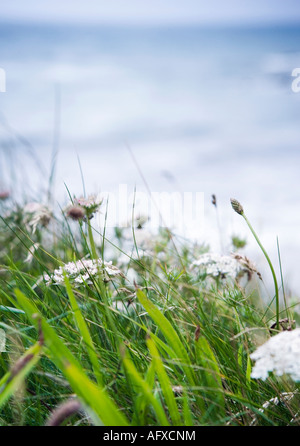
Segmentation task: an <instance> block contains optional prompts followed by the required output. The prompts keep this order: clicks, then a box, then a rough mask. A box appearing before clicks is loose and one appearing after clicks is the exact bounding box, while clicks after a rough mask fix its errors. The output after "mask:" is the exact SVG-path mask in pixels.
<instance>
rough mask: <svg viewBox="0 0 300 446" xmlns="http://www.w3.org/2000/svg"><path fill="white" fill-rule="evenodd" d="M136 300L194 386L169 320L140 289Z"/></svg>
mask: <svg viewBox="0 0 300 446" xmlns="http://www.w3.org/2000/svg"><path fill="white" fill-rule="evenodd" d="M136 294H137V298H138V300H139V301H140V303H141V304H142V305H143V307H144V308H145V310H146V311H147V312H148V314H149V316H150V317H151V318H152V319H153V321H154V322H155V323H156V324H157V326H158V328H159V329H160V331H161V332H162V333H163V335H164V337H165V338H166V340H167V341H168V343H169V344H170V346H171V347H172V349H173V350H174V352H175V354H176V355H177V358H173V359H178V360H180V361H181V367H182V369H183V370H184V372H185V374H186V376H187V378H188V380H189V383H190V384H191V385H192V386H195V375H194V372H193V370H192V368H191V362H190V358H189V356H188V354H187V352H186V350H185V348H184V346H183V344H182V342H181V340H180V338H179V336H178V334H177V333H176V331H175V330H174V328H173V327H172V325H171V323H170V322H169V320H168V319H167V318H166V317H165V316H164V315H163V314H162V313H161V312H160V310H159V309H158V308H157V307H156V306H155V305H154V304H153V303H152V302H151V301H150V300H149V299H148V298H147V297H146V295H145V293H144V292H143V291H142V290H141V289H137V290H136Z"/></svg>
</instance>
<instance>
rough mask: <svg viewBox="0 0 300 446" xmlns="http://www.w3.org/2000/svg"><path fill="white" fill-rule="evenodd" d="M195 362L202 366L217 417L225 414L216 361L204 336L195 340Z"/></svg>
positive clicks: (221, 386)
mask: <svg viewBox="0 0 300 446" xmlns="http://www.w3.org/2000/svg"><path fill="white" fill-rule="evenodd" d="M196 357H197V363H198V364H199V365H200V366H201V367H202V368H203V370H202V372H203V373H202V374H203V377H204V381H205V385H206V386H207V388H208V389H211V392H212V393H213V399H214V401H215V402H216V406H217V408H216V412H217V414H218V418H222V417H224V416H225V395H224V390H223V385H222V380H221V372H220V368H219V364H218V361H217V359H216V357H215V355H214V353H213V351H212V349H211V347H210V345H209V343H208V342H207V340H206V338H205V337H204V336H200V337H199V339H198V340H196Z"/></svg>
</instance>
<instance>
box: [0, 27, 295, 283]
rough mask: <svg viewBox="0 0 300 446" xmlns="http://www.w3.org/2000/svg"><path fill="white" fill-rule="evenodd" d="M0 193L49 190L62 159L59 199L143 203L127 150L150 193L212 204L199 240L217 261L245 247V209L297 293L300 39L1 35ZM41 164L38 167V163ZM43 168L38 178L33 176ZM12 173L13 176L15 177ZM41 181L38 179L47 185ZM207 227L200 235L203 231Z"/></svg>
mask: <svg viewBox="0 0 300 446" xmlns="http://www.w3.org/2000/svg"><path fill="white" fill-rule="evenodd" d="M0 67H2V68H4V69H5V71H6V77H7V81H6V89H7V91H6V93H0V113H1V116H0V118H1V121H0V124H1V125H0V141H1V158H0V159H1V165H0V167H1V172H0V173H1V178H0V181H1V184H2V186H3V187H10V186H11V183H13V182H15V181H16V178H17V179H19V181H21V182H22V183H21V184H22V188H23V187H24V185H25V184H26V185H28V183H29V184H30V185H31V186H32V188H33V190H37V189H40V188H42V187H44V186H45V185H46V180H47V176H48V175H49V171H50V167H49V166H50V160H51V152H52V149H53V144H56V145H57V146H58V147H59V154H58V159H57V160H58V170H57V172H56V194H57V197H58V198H59V199H61V198H64V197H65V195H66V192H65V186H64V182H65V183H66V184H67V185H68V187H69V188H70V190H71V191H72V192H73V193H77V194H78V193H81V192H82V183H81V177H80V169H79V165H78V158H79V159H80V162H81V166H82V170H83V175H84V177H85V186H86V189H87V191H88V192H94V191H99V190H109V191H115V190H117V189H118V187H119V184H127V185H128V187H129V188H130V187H131V188H133V187H134V186H135V185H137V188H138V190H144V189H145V188H144V184H143V181H142V179H141V176H140V173H139V172H138V170H137V167H136V166H135V164H134V162H133V160H132V158H131V156H130V154H129V151H128V146H130V148H131V150H132V152H133V153H134V156H135V157H136V160H137V162H138V163H139V166H140V169H141V171H142V172H143V175H144V177H145V178H146V180H147V182H148V186H149V188H150V189H151V190H153V191H180V192H196V191H199V192H204V194H205V195H204V197H205V208H204V211H205V215H204V216H205V220H204V221H205V228H206V229H205V231H203V228H202V230H200V229H199V228H197V227H195V228H194V229H193V230H189V231H188V232H189V233H188V234H185V235H190V236H199V237H200V239H201V240H205V241H208V242H210V243H211V244H212V246H213V247H215V248H216V249H219V245H218V243H219V234H218V230H217V223H216V218H215V212H214V211H215V209H214V208H213V207H212V206H211V203H210V196H211V194H212V193H214V194H216V195H217V197H218V203H219V218H220V222H221V225H222V227H223V228H224V244H225V245H226V242H228V238H226V237H227V236H229V235H230V234H232V233H233V232H234V233H237V234H240V235H242V236H243V235H247V238H248V240H249V242H250V244H249V250H248V251H247V254H249V255H252V256H253V257H254V258H256V260H257V261H258V262H260V260H261V259H260V257H259V256H258V249H257V248H256V246H255V245H254V243H252V242H251V236H250V235H249V234H248V231H247V230H246V228H245V225H244V223H243V222H242V221H241V219H240V218H239V216H237V215H236V214H234V213H233V212H232V211H231V208H230V204H229V198H230V197H231V196H233V197H236V198H238V199H239V200H240V201H241V202H242V203H243V204H244V207H245V209H246V210H247V214H248V217H249V218H250V219H251V221H252V223H253V225H254V226H255V227H256V229H257V231H258V232H259V233H260V235H261V237H262V241H263V242H264V244H265V245H266V248H267V249H268V250H269V251H270V252H271V253H272V255H273V258H274V259H275V262H276V236H277V235H278V237H279V241H280V246H281V255H282V260H283V266H284V269H285V273H286V276H287V278H290V279H291V282H290V283H291V284H292V285H293V286H294V287H295V286H296V284H297V280H296V279H297V272H298V269H299V266H300V265H299V264H300V262H299V260H298V258H299V253H300V206H299V204H300V197H299V191H300V188H299V186H300V179H299V167H300V146H299V142H300V125H299V124H300V93H298V94H297V93H294V92H293V91H292V89H291V84H292V80H293V78H292V77H291V73H292V70H293V69H294V68H295V67H300V30H299V29H296V28H284V27H282V28H280V27H277V28H266V29H263V28H260V29H246V28H244V29H204V28H166V29H154V28H151V29H145V28H141V29H138V28H131V29H130V28H105V27H104V28H101V27H97V28H96V27H89V28H81V27H76V28H75V27H74V28H72V27H50V26H49V27H37V26H16V25H1V26H0ZM33 151H34V154H33V153H32V154H31V152H33ZM36 156H37V157H38V159H39V168H40V169H41V173H39V172H40V170H39V169H38V170H37V168H36V166H35V162H36V161H35V159H36ZM12 165H13V168H12ZM42 169H44V170H43V171H42ZM200 226H201V227H202V223H201V224H200V225H199V227H200Z"/></svg>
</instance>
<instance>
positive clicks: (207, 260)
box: [192, 253, 242, 279]
mask: <svg viewBox="0 0 300 446" xmlns="http://www.w3.org/2000/svg"><path fill="white" fill-rule="evenodd" d="M195 267H199V268H200V271H201V272H203V273H205V274H206V275H208V276H212V277H215V278H217V277H220V278H225V277H231V278H233V279H235V278H236V277H237V276H238V275H239V274H240V273H241V272H242V266H241V264H240V263H239V262H238V261H237V260H236V259H234V258H232V257H230V256H225V255H221V254H214V253H205V254H202V255H200V257H199V258H198V259H197V260H195V261H194V262H193V263H192V268H195Z"/></svg>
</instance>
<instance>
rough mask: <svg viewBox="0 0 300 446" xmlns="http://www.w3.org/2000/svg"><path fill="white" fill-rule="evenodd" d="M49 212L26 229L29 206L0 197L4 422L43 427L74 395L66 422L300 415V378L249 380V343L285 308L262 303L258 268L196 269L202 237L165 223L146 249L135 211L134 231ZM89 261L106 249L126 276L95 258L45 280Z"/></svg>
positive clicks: (166, 422) (245, 420) (159, 422)
mask: <svg viewBox="0 0 300 446" xmlns="http://www.w3.org/2000/svg"><path fill="white" fill-rule="evenodd" d="M44 223H45V222H43V221H42V220H41V221H40V223H39V224H38V225H37V227H36V231H35V232H33V231H32V227H31V226H30V225H29V224H28V220H26V215H25V214H24V206H23V205H22V206H16V205H15V204H12V203H7V202H2V203H1V221H0V226H1V232H0V280H1V287H0V314H1V317H0V328H2V329H3V330H4V332H5V334H6V349H5V351H3V352H2V353H1V352H0V424H1V425H19V424H24V425H44V424H46V423H47V422H48V420H49V418H50V417H51V414H52V413H53V411H54V410H55V409H56V408H57V407H60V405H61V404H63V403H64V402H65V401H69V400H70V398H71V399H72V398H75V397H76V399H77V400H78V401H79V403H80V406H81V410H80V411H75V412H74V413H73V414H72V416H71V417H68V418H67V419H66V420H65V423H68V424H70V425H108V426H114V425H122V426H126V425H134V426H137V425H141V426H143V425H151V426H177V425H178V426H179V425H180V426H191V425H192V426H202V425H211V426H215V425H234V426H249V425H298V424H299V416H298V409H299V386H298V384H297V383H294V382H293V381H292V380H291V379H289V377H288V376H284V377H280V378H279V377H276V376H275V375H270V376H269V378H268V379H267V380H266V381H260V380H254V379H252V378H251V367H252V362H251V359H250V354H251V353H252V352H253V350H254V349H255V348H256V347H257V346H258V345H260V344H261V343H263V342H264V341H265V340H267V339H268V338H269V337H270V336H271V335H272V331H270V326H271V325H272V324H273V323H274V319H275V320H276V322H278V321H279V316H280V314H281V312H285V311H286V308H283V309H282V310H281V309H280V308H279V301H276V304H275V308H274V306H273V304H271V303H269V302H266V299H265V296H264V295H263V288H261V287H260V282H261V281H260V280H259V279H258V278H257V277H255V275H254V276H253V275H252V277H251V280H248V279H250V277H249V278H248V279H247V280H246V281H244V282H241V281H239V280H229V279H226V277H221V278H218V279H217V280H214V279H212V278H210V277H209V276H208V275H205V274H204V275H203V274H200V272H199V271H198V270H197V268H196V270H195V268H191V265H192V262H193V261H194V260H195V259H197V257H198V256H199V255H200V254H202V253H204V252H206V251H207V249H208V248H207V247H206V246H199V245H195V244H193V243H191V242H189V241H186V240H183V239H180V238H176V237H175V236H174V235H173V234H171V233H170V231H167V230H164V229H161V230H160V231H159V232H158V233H157V234H155V235H153V237H152V245H151V250H150V252H145V251H144V250H141V249H140V246H139V244H138V239H137V237H135V236H136V235H137V234H138V233H139V232H138V231H143V229H139V228H135V227H134V219H133V227H132V229H131V230H130V229H129V231H132V237H131V242H129V241H128V239H127V238H125V234H124V231H126V230H120V229H118V230H117V231H116V235H115V236H114V237H112V238H109V239H108V238H107V236H106V233H105V232H104V233H102V232H99V229H97V228H95V227H93V226H94V220H93V219H87V220H80V221H78V222H74V221H72V220H70V219H69V218H68V217H67V215H66V213H65V212H64V211H60V212H58V213H56V214H55V217H52V218H51V220H50V222H49V224H48V223H47V224H46V223H45V224H44ZM139 234H140V233H139ZM95 235H96V236H97V237H95ZM127 235H128V234H127ZM97 240H101V243H100V244H97V242H96V241H97ZM34 244H38V245H37V247H36V249H35V250H33V248H32V247H33V245H34ZM30 249H31V251H30ZM83 258H85V259H98V258H103V259H104V260H112V262H113V265H116V266H117V268H119V269H120V270H121V271H122V273H123V274H122V275H116V276H112V277H107V276H106V273H105V268H104V267H103V268H102V267H99V268H98V271H97V274H93V275H92V274H91V275H90V276H89V275H88V274H87V276H86V277H85V279H84V280H83V281H82V283H78V282H76V281H74V277H72V276H71V275H70V274H67V272H66V271H65V272H64V280H63V281H62V282H61V283H58V284H57V283H53V284H47V283H46V282H47V280H46V279H45V276H44V275H45V274H49V275H50V274H51V273H52V272H53V271H54V270H55V269H57V268H58V267H59V266H64V265H66V264H67V263H68V262H75V261H78V260H80V259H83ZM26 259H27V261H25V260H26ZM276 283H277V282H276ZM288 312H289V315H290V316H291V317H293V318H295V319H296V320H297V317H298V316H297V314H296V313H295V312H294V311H293V308H292V307H290V308H289V309H288ZM276 328H277V329H280V328H281V327H280V326H279V324H277V327H276ZM275 331H276V330H275ZM273 332H274V329H273ZM287 394H288V395H289V396H290V398H289V399H288V400H287V398H286V395H287ZM276 397H277V400H276V399H275V400H274V398H276ZM278 401H279V403H278ZM69 415H70V414H69Z"/></svg>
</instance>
